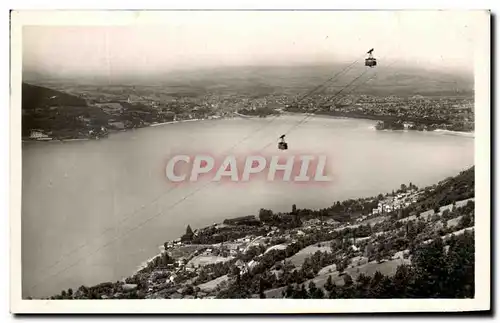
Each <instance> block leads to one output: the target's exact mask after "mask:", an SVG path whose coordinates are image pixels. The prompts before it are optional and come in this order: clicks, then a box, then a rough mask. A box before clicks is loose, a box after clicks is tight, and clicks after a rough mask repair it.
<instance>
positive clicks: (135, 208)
mask: <svg viewBox="0 0 500 323" xmlns="http://www.w3.org/2000/svg"><path fill="white" fill-rule="evenodd" d="M301 120H303V117H302V116H283V117H280V118H278V119H271V118H266V119H258V118H257V119H227V120H205V121H197V122H185V123H177V124H169V125H164V126H158V127H151V128H144V129H138V130H134V131H129V132H122V133H117V134H113V135H111V136H110V137H109V138H107V139H105V140H98V141H74V142H64V143H61V142H45V143H25V144H23V181H22V184H23V188H22V197H23V200H22V269H23V272H22V277H23V297H26V296H32V297H41V296H50V295H52V294H55V293H59V292H60V291H61V290H62V289H67V288H70V287H71V288H73V289H74V290H75V289H76V288H78V287H79V286H81V285H91V284H96V283H99V282H105V281H116V280H119V279H121V278H123V277H125V276H128V275H130V274H132V273H133V272H134V271H135V270H136V269H137V268H138V267H139V266H140V265H141V263H142V262H144V261H145V260H147V259H149V258H150V257H152V256H154V255H155V254H157V253H158V252H159V245H162V244H163V242H165V241H167V240H171V239H175V238H177V237H179V236H180V235H181V234H182V233H183V232H184V230H185V228H186V226H187V225H188V224H190V225H191V227H193V228H198V227H202V226H206V225H209V224H212V223H214V222H218V221H222V220H223V219H225V218H228V217H235V216H242V215H248V214H258V210H259V209H260V208H262V207H264V208H270V209H273V210H276V211H289V210H291V207H292V204H297V207H299V208H305V207H308V208H321V207H327V206H329V205H331V204H332V203H334V202H335V201H338V200H340V201H342V200H344V199H347V198H353V197H364V196H373V195H377V194H378V193H385V192H391V191H392V190H393V189H396V188H398V187H399V186H400V185H401V183H406V184H408V183H409V182H410V181H411V182H413V183H414V184H416V185H418V186H425V185H429V184H434V183H436V182H438V181H439V180H442V179H444V178H446V177H448V176H453V175H456V174H457V173H458V172H459V171H461V170H463V169H465V168H467V167H469V166H471V165H473V163H474V138H472V137H468V136H461V135H453V134H449V133H433V132H391V131H376V130H374V128H373V126H374V124H375V122H373V121H369V120H359V119H335V118H328V117H314V118H311V119H309V120H308V121H307V122H305V123H303V124H302V125H300V127H297V128H295V130H294V131H292V132H291V133H290V134H289V135H287V138H288V142H289V144H290V149H289V151H287V152H282V151H279V150H278V149H277V148H276V143H277V140H276V138H278V137H279V136H280V135H281V134H283V133H285V132H287V130H289V129H290V128H291V127H292V126H294V125H296V124H297V123H298V122H300V121H301ZM245 138H247V139H246V140H243V139H245ZM238 142H240V144H238V145H236V143H238ZM235 145H236V147H235V148H234V149H232V150H230V148H232V147H233V146H235ZM265 146H267V147H266V149H265V150H264V152H266V153H267V154H298V153H302V152H308V153H314V154H323V155H327V156H328V158H329V159H328V163H329V164H328V165H329V166H330V169H331V176H332V178H333V181H332V182H331V183H328V184H321V185H319V184H315V185H305V184H300V185H299V184H294V183H283V182H281V183H279V182H275V183H264V182H262V181H255V182H250V183H247V184H243V183H239V184H234V183H232V184H228V183H219V184H207V183H206V182H201V183H196V184H184V185H180V186H175V187H174V186H172V184H171V183H169V182H167V180H166V177H165V169H164V167H165V164H166V161H167V160H168V158H169V156H172V155H173V154H177V153H182V154H194V153H200V152H203V153H210V154H211V155H214V156H218V155H221V154H223V155H227V154H229V152H228V150H230V152H231V154H237V155H245V154H248V153H250V152H255V151H260V150H261V149H262V148H263V147H265ZM202 186H203V187H204V188H203V189H201V187H202ZM186 197H187V198H186Z"/></svg>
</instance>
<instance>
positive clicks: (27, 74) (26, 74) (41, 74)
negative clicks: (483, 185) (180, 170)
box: [22, 61, 475, 81]
mask: <svg viewBox="0 0 500 323" xmlns="http://www.w3.org/2000/svg"><path fill="white" fill-rule="evenodd" d="M343 63H346V62H344V61H342V62H341V61H337V62H328V61H324V62H297V63H282V64H277V63H272V64H265V63H255V64H234V65H206V66H196V67H194V66H193V67H183V68H173V69H168V70H165V71H161V72H159V71H154V72H153V71H151V72H150V73H145V74H144V73H137V72H132V71H131V72H122V73H120V75H118V76H115V77H109V76H108V75H105V74H101V73H85V72H74V73H68V74H54V73H53V72H49V71H43V70H32V69H30V70H25V69H24V68H23V70H22V79H23V81H25V80H27V79H31V78H36V79H54V80H56V79H61V80H64V79H75V78H80V79H81V78H84V79H94V80H96V79H102V80H106V79H107V80H109V81H114V80H119V79H129V78H139V79H142V78H145V77H149V78H155V79H156V78H158V77H162V76H167V75H169V74H179V73H193V72H202V71H210V70H221V69H243V68H256V69H258V68H301V67H322V66H336V65H340V64H343ZM363 68H364V66H363ZM380 68H383V69H384V70H386V69H387V68H388V69H391V70H394V69H397V68H403V69H406V70H419V71H422V70H428V71H433V72H438V73H442V74H452V75H457V76H469V77H472V79H474V75H475V73H474V70H469V69H460V70H458V69H455V68H452V67H445V68H439V67H437V66H426V67H423V66H412V65H408V64H405V63H403V62H401V63H399V64H398V63H396V64H391V65H389V66H383V65H381V66H380V67H376V69H380Z"/></svg>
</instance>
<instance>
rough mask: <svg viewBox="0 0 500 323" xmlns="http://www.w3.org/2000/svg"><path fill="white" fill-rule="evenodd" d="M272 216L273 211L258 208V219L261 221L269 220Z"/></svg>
mask: <svg viewBox="0 0 500 323" xmlns="http://www.w3.org/2000/svg"><path fill="white" fill-rule="evenodd" d="M272 218H273V211H271V210H266V209H260V211H259V219H260V221H261V222H269V221H271V220H272Z"/></svg>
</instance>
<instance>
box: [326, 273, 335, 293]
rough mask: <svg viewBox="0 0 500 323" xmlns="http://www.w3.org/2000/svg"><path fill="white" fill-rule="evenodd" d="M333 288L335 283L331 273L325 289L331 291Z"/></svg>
mask: <svg viewBox="0 0 500 323" xmlns="http://www.w3.org/2000/svg"><path fill="white" fill-rule="evenodd" d="M333 288H334V285H333V282H332V276H331V275H329V276H328V279H327V280H326V283H325V289H326V290H327V291H328V292H331V291H332V289H333Z"/></svg>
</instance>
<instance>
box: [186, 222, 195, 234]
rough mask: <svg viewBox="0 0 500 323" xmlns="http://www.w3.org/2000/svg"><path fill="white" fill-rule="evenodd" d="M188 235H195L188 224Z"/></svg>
mask: <svg viewBox="0 0 500 323" xmlns="http://www.w3.org/2000/svg"><path fill="white" fill-rule="evenodd" d="M186 235H190V236H192V235H194V233H193V229H191V226H190V225H189V224H188V226H187V228H186Z"/></svg>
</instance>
